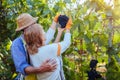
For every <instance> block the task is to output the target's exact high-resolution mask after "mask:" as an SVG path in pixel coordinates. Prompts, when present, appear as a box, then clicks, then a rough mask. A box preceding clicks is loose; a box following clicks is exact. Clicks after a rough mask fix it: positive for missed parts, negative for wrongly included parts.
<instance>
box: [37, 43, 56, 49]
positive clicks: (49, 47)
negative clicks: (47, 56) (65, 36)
mask: <svg viewBox="0 0 120 80" xmlns="http://www.w3.org/2000/svg"><path fill="white" fill-rule="evenodd" d="M39 49H41V50H44V49H45V50H55V49H57V44H56V43H52V44H48V45H45V46H42V47H40V48H39Z"/></svg>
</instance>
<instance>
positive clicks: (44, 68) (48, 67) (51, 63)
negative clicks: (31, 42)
mask: <svg viewBox="0 0 120 80" xmlns="http://www.w3.org/2000/svg"><path fill="white" fill-rule="evenodd" d="M56 67H57V63H56V60H55V59H48V60H46V61H45V62H43V63H42V65H41V66H40V73H43V72H51V71H54V70H55V69H56Z"/></svg>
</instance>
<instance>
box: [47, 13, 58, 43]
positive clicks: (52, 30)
mask: <svg viewBox="0 0 120 80" xmlns="http://www.w3.org/2000/svg"><path fill="white" fill-rule="evenodd" d="M58 17H59V15H56V16H55V17H54V19H53V22H52V25H51V26H50V28H49V29H48V31H47V33H46V42H45V44H49V42H50V41H51V40H52V39H53V38H54V34H55V30H56V24H57V22H58Z"/></svg>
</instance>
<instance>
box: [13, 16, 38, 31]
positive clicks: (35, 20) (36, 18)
mask: <svg viewBox="0 0 120 80" xmlns="http://www.w3.org/2000/svg"><path fill="white" fill-rule="evenodd" d="M37 20H38V17H35V18H33V21H32V22H30V23H28V24H27V25H25V26H22V27H21V28H17V29H16V30H15V31H21V30H23V29H25V28H27V27H28V26H30V25H32V24H33V23H35V22H37Z"/></svg>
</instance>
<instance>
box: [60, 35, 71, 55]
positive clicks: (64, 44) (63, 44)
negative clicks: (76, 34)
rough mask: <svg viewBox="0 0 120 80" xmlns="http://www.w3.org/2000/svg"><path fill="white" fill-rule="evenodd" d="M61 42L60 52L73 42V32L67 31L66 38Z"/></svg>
mask: <svg viewBox="0 0 120 80" xmlns="http://www.w3.org/2000/svg"><path fill="white" fill-rule="evenodd" d="M59 44H60V46H61V49H60V53H63V52H64V51H65V50H66V49H67V48H68V47H69V46H70V44H71V34H70V33H65V35H64V40H63V41H62V42H60V43H59Z"/></svg>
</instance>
